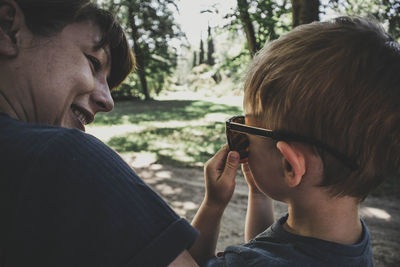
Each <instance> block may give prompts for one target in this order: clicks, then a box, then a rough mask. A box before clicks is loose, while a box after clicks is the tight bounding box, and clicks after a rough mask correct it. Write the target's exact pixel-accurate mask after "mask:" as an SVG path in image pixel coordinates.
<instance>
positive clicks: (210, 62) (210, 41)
mask: <svg viewBox="0 0 400 267" xmlns="http://www.w3.org/2000/svg"><path fill="white" fill-rule="evenodd" d="M213 54H214V41H213V38H212V36H211V27H210V25H208V37H207V64H208V65H210V66H213V65H214V56H213Z"/></svg>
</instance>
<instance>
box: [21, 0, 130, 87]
mask: <svg viewBox="0 0 400 267" xmlns="http://www.w3.org/2000/svg"><path fill="white" fill-rule="evenodd" d="M15 1H16V3H17V4H18V5H19V7H20V8H21V10H22V12H23V13H24V16H25V22H26V25H27V27H28V28H29V30H30V31H32V32H33V33H34V34H37V35H41V36H51V35H53V34H56V33H58V32H60V31H61V30H62V29H63V28H64V27H65V26H67V25H68V24H71V23H74V22H82V21H87V20H89V21H92V22H94V23H95V24H96V25H97V26H98V27H99V28H100V31H101V33H102V39H101V41H100V42H99V44H98V45H97V48H99V49H100V48H102V47H104V46H107V45H108V46H109V47H110V53H111V73H110V76H109V77H108V85H109V87H110V88H115V87H117V86H118V85H119V84H120V83H121V82H122V81H123V80H124V79H125V78H126V76H127V75H128V74H129V73H130V72H131V71H132V69H133V68H134V66H135V60H134V57H133V55H132V52H131V49H130V47H129V44H128V41H127V39H126V36H125V33H124V31H123V29H122V28H121V25H120V24H119V23H118V22H117V21H116V20H115V18H114V16H113V15H112V14H111V13H110V12H108V11H106V10H103V9H101V8H99V7H97V6H96V5H95V4H92V3H90V1H89V0H34V1H32V0H15Z"/></svg>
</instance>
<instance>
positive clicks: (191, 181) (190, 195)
mask: <svg viewBox="0 0 400 267" xmlns="http://www.w3.org/2000/svg"><path fill="white" fill-rule="evenodd" d="M124 157H125V159H126V160H127V161H128V162H129V161H132V158H131V157H130V156H124ZM135 169H136V172H137V173H138V174H139V176H140V177H142V178H143V179H144V180H145V181H146V183H148V184H149V185H150V186H151V187H152V188H153V189H154V190H155V191H157V192H158V193H159V194H160V195H161V196H162V197H163V198H164V199H165V200H166V201H167V202H168V203H169V204H170V205H171V206H172V207H173V209H174V210H175V211H176V212H177V213H178V214H179V215H181V216H182V217H184V218H186V219H188V220H189V221H191V219H192V218H193V216H194V214H195V212H196V210H197V208H198V206H199V204H200V203H201V201H202V199H203V194H204V186H203V172H202V170H201V169H193V168H176V167H172V166H166V165H159V164H150V165H149V166H146V167H141V168H135ZM246 205H247V186H246V184H245V182H244V179H243V177H241V176H238V178H237V187H236V190H235V194H234V196H233V198H232V201H231V202H230V204H229V206H228V208H227V209H226V211H225V214H224V217H223V220H222V227H221V228H222V229H221V233H220V237H219V243H218V246H217V249H218V250H223V249H224V248H225V247H226V246H227V245H233V244H241V243H243V240H244V236H243V229H244V218H245V214H246ZM285 213H286V206H285V205H284V204H282V203H275V217H276V218H279V217H280V216H281V215H283V214H285ZM360 214H361V216H362V217H363V218H364V220H365V222H366V224H367V226H368V228H369V230H370V233H371V239H372V250H373V254H374V261H375V266H400V252H399V249H400V228H399V226H398V223H399V222H400V207H399V205H398V204H397V203H396V202H395V201H393V200H390V199H382V198H376V197H368V198H367V199H366V200H365V202H363V203H362V205H361V209H360Z"/></svg>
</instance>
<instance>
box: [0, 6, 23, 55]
mask: <svg viewBox="0 0 400 267" xmlns="http://www.w3.org/2000/svg"><path fill="white" fill-rule="evenodd" d="M22 23H24V17H23V13H22V10H21V9H20V8H19V6H18V5H17V3H16V2H15V1H14V0H0V56H5V57H14V56H16V55H17V54H18V40H17V39H18V33H19V32H20V29H21V25H22Z"/></svg>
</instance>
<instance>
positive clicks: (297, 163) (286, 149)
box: [276, 141, 306, 187]
mask: <svg viewBox="0 0 400 267" xmlns="http://www.w3.org/2000/svg"><path fill="white" fill-rule="evenodd" d="M276 147H277V148H278V150H279V151H280V152H281V154H282V156H283V157H282V168H283V172H284V176H285V182H286V184H287V185H288V186H290V187H295V186H297V185H299V184H300V182H301V180H302V178H303V175H304V174H305V173H306V161H305V155H304V153H303V152H302V151H301V150H299V149H298V148H296V147H295V146H293V145H290V144H288V143H286V142H283V141H279V142H278V143H277V144H276Z"/></svg>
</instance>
